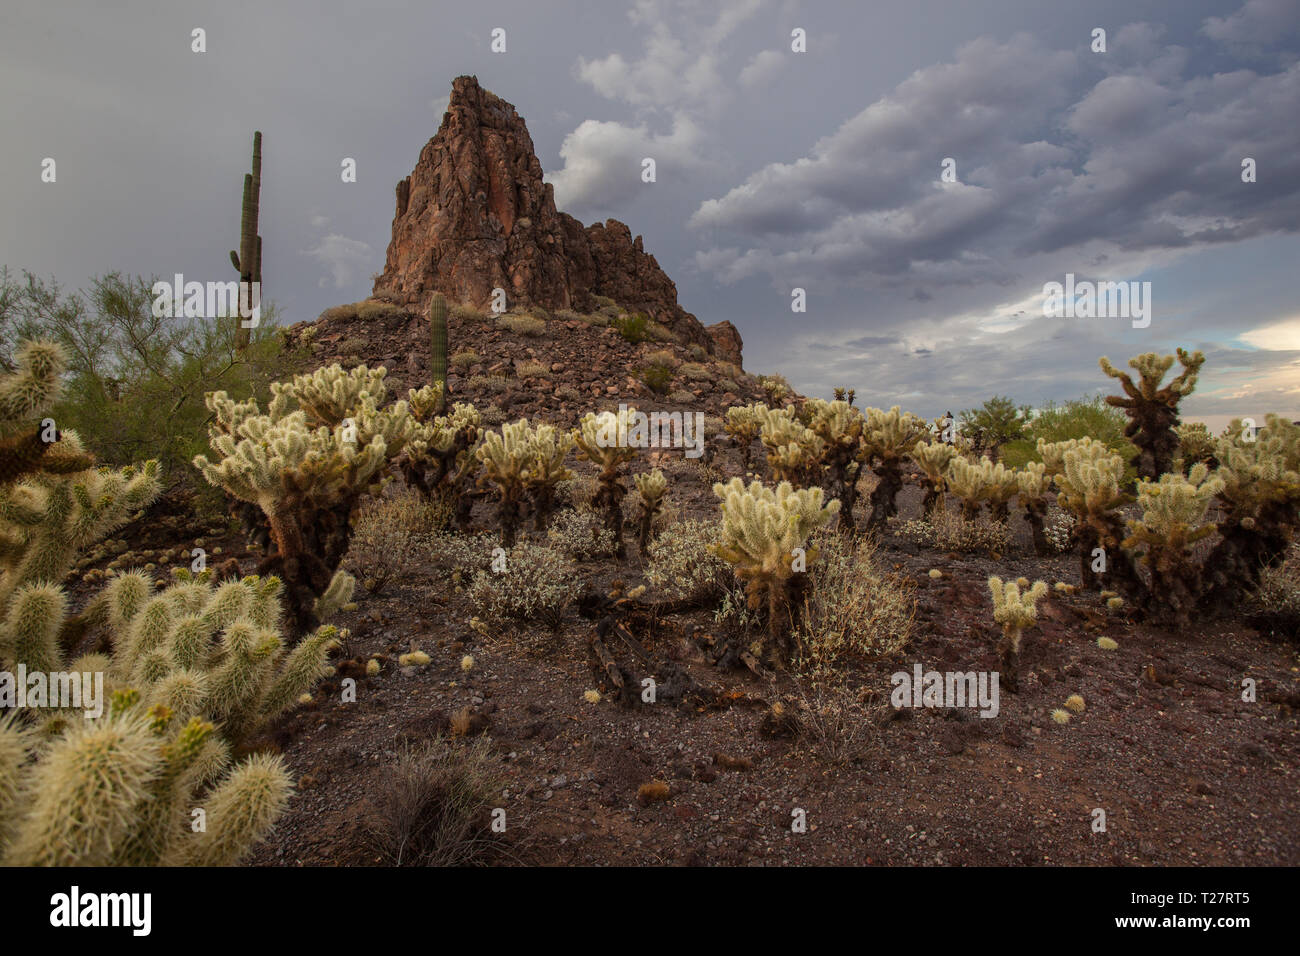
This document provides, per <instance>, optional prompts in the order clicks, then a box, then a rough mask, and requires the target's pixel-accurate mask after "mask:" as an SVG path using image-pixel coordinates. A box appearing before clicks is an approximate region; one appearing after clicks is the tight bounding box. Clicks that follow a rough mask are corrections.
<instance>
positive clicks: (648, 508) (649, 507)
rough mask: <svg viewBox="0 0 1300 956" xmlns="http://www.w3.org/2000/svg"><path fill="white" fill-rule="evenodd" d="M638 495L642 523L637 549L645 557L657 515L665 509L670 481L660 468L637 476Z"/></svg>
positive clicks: (634, 479) (635, 480)
mask: <svg viewBox="0 0 1300 956" xmlns="http://www.w3.org/2000/svg"><path fill="white" fill-rule="evenodd" d="M632 481H633V482H634V483H635V484H636V491H637V494H638V495H639V496H640V498H641V522H640V527H639V529H638V532H637V549H638V550H639V551H640V552H641V556H642V557H645V556H646V553H647V551H648V550H649V548H650V532H651V529H652V528H653V526H654V520H655V515H657V514H659V510H660V508H662V507H663V501H664V494H665V492H667V491H668V479H667V478H665V477H664V473H663V472H662V471H660V470H659V469H658V468H656V469H654V470H653V471H648V472H644V473H642V474H640V475H635V476H633V478H632Z"/></svg>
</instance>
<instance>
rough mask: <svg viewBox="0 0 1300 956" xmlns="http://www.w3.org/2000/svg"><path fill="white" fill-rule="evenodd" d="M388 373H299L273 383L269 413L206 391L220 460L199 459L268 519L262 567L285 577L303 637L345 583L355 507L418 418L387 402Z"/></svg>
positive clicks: (213, 477) (214, 479) (361, 369)
mask: <svg viewBox="0 0 1300 956" xmlns="http://www.w3.org/2000/svg"><path fill="white" fill-rule="evenodd" d="M386 374H387V371H386V370H385V369H383V368H377V369H370V368H367V367H366V366H364V365H361V366H358V367H356V368H354V369H352V370H351V371H344V370H343V368H342V367H341V366H339V365H337V364H336V365H332V366H330V367H328V368H322V369H318V370H316V371H315V372H312V373H310V374H307V375H298V376H295V377H294V379H293V380H292V381H290V382H277V383H274V384H273V385H272V386H271V391H272V398H271V401H270V403H269V405H268V408H267V410H266V411H265V412H263V411H262V409H261V407H260V406H259V405H258V403H257V401H256V400H255V399H249V400H247V401H243V402H236V401H233V400H232V399H230V397H229V396H228V395H227V394H226V393H225V392H214V393H210V394H209V395H208V396H207V404H208V408H209V409H211V411H212V413H213V416H214V422H213V424H212V426H211V427H210V428H209V440H210V444H211V446H212V450H213V452H214V453H215V454H216V459H215V460H211V459H209V458H208V457H207V456H206V455H199V456H197V457H196V458H195V459H194V465H195V467H196V468H198V469H199V471H200V472H201V473H202V474H203V477H204V478H206V479H207V480H208V482H210V483H211V484H213V485H216V486H217V487H219V488H222V489H224V490H225V491H226V492H227V493H228V494H230V495H232V496H233V497H235V498H236V499H238V500H239V501H242V502H246V503H248V504H251V505H255V506H256V507H257V508H258V509H259V510H260V512H261V514H262V515H263V516H264V518H265V522H266V525H267V528H268V531H269V535H268V537H269V541H270V544H271V545H272V550H271V552H270V553H269V554H268V555H267V557H266V559H265V560H264V561H263V562H262V565H261V566H260V567H259V568H258V573H259V574H263V575H267V574H275V575H277V576H278V577H280V578H282V579H283V580H284V582H285V585H286V594H285V597H286V602H287V604H288V607H289V611H290V615H291V618H292V620H293V621H294V623H295V625H296V627H297V629H298V630H299V631H300V632H303V633H305V632H307V631H310V630H312V629H313V628H314V627H315V626H316V624H317V622H318V621H319V620H320V618H321V611H323V610H325V609H326V608H325V607H323V606H318V602H319V601H320V599H322V598H324V597H325V596H326V595H328V594H332V593H336V592H338V591H339V590H340V588H343V587H345V586H346V585H345V584H344V582H343V580H342V579H340V578H339V575H344V577H346V572H342V571H339V565H340V564H341V563H342V561H343V557H344V555H346V553H347V546H348V529H349V526H350V519H351V516H352V512H353V510H354V509H355V507H356V505H357V502H358V501H359V499H360V498H361V497H362V495H364V494H366V493H367V492H368V491H371V490H373V489H374V488H375V487H376V486H377V484H378V482H379V480H380V478H381V477H382V472H383V470H384V469H385V468H386V466H387V465H388V463H389V460H390V459H391V458H393V457H395V456H396V455H397V454H398V453H399V452H400V451H401V450H402V448H403V447H404V445H405V444H406V441H407V440H408V438H410V436H411V433H412V431H413V429H414V427H415V424H416V423H415V420H414V419H413V418H412V417H411V415H410V413H409V409H408V405H407V403H406V402H405V401H399V402H396V403H394V404H393V405H392V406H391V407H388V408H381V407H380V406H381V404H382V403H383V402H384V400H385V397H386V389H385V387H384V377H385V375H386Z"/></svg>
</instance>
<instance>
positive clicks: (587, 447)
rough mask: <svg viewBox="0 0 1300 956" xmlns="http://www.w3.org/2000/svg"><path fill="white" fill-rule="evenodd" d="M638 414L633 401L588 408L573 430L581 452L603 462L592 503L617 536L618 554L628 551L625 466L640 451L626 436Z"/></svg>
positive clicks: (593, 461) (610, 530) (598, 462)
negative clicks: (609, 408)
mask: <svg viewBox="0 0 1300 956" xmlns="http://www.w3.org/2000/svg"><path fill="white" fill-rule="evenodd" d="M636 414H637V412H636V409H635V408H633V407H631V406H630V405H624V406H619V409H618V411H608V412H601V413H600V414H599V415H596V414H593V413H591V412H588V413H587V414H586V415H585V416H583V418H582V421H580V422H579V423H578V430H577V432H576V433H575V434H574V439H575V441H576V442H577V446H578V456H579V457H580V458H584V459H586V460H587V461H590V462H592V463H593V464H596V465H599V466H600V475H599V476H598V477H597V482H598V483H599V485H600V490H599V491H597V492H596V495H595V497H594V498H593V499H592V504H593V505H594V506H595V507H596V508H597V509H599V510H602V511H604V513H605V529H606V530H607V531H609V533H610V534H612V535H613V536H614V547H615V549H616V553H617V554H618V557H619V558H623V557H624V556H625V555H626V553H627V548H626V545H625V544H624V543H623V498H624V496H625V495H626V494H627V488H626V486H625V485H624V484H623V474H624V466H625V465H626V464H627V463H628V462H629V461H631V460H632V459H633V458H635V457H636V454H637V452H636V449H635V448H632V447H630V446H628V445H627V444H626V443H625V442H624V440H623V438H624V436H626V435H627V434H628V432H629V430H630V429H631V427H632V425H633V423H634V422H635V421H636Z"/></svg>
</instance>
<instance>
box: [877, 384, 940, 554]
mask: <svg viewBox="0 0 1300 956" xmlns="http://www.w3.org/2000/svg"><path fill="white" fill-rule="evenodd" d="M864 414H865V415H866V419H867V425H866V431H865V433H864V435H863V443H864V444H865V446H866V456H867V460H868V461H869V462H870V463H871V469H872V471H874V472H875V473H876V478H877V479H878V481H877V482H876V487H875V488H874V489H872V492H871V515H870V517H869V518H868V519H867V527H868V528H869V529H870V530H872V531H879V530H880V529H882V528H884V527H885V524H886V523H887V522H888V521H889V519H890V518H891V517H893V516H894V515H896V514H898V504H897V499H898V493H899V491H901V490H902V488H903V460H904V459H905V458H906V457H907V456H908V455H909V454H910V453H911V451H912V449H913V448H915V447H916V445H917V443H918V442H919V441H921V439H923V438H924V437H925V436H926V435H928V434H929V430H928V428H927V426H926V422H925V419H923V418H918V417H917V416H916V415H913V414H912V413H911V412H902V411H900V410H899V407H898V406H897V405H895V406H894V407H893V408H891V409H890V410H889V411H887V412H886V411H883V410H881V409H879V408H868V409H867V410H866V411H865V413H864Z"/></svg>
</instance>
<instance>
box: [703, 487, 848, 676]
mask: <svg viewBox="0 0 1300 956" xmlns="http://www.w3.org/2000/svg"><path fill="white" fill-rule="evenodd" d="M713 493H714V494H715V495H717V496H718V498H720V499H721V509H722V526H721V534H722V540H721V541H720V542H718V543H717V544H715V545H713V546H712V547H711V548H710V551H711V552H712V553H713V554H715V555H716V556H717V557H719V558H722V560H724V561H726V562H727V563H728V564H730V565H731V566H732V569H733V570H734V571H735V574H736V577H737V578H738V579H739V580H740V581H741V582H742V583H743V584H744V585H745V593H746V597H747V602H748V605H749V607H750V608H751V609H752V610H760V609H762V610H765V611H766V614H767V642H768V650H769V656H772V657H774V658H775V659H776V661H777V662H780V663H784V662H787V661H789V660H790V659H791V656H792V654H793V651H794V650H795V648H794V638H793V636H792V634H793V631H794V625H795V620H794V615H795V613H796V611H797V609H798V606H799V601H798V598H799V595H800V593H801V592H802V591H803V589H804V588H805V587H806V586H807V578H808V575H807V573H806V571H807V568H808V566H810V565H811V564H812V562H813V561H814V560H815V559H816V549H815V548H812V549H808V550H806V551H805V550H804V549H805V548H806V547H807V543H808V538H809V536H810V535H811V534H812V533H813V532H814V531H816V530H817V529H818V528H820V527H822V526H823V525H825V524H826V522H828V521H829V520H830V519H831V518H832V517H833V516H834V515H835V514H836V513H837V512H838V511H839V510H840V503H839V501H835V500H832V501H830V502H828V503H826V504H823V503H822V497H823V496H822V490H821V489H820V488H806V489H801V490H798V491H796V490H795V489H794V488H793V487H792V486H791V484H790V483H789V482H788V481H783V482H781V483H780V484H779V485H777V486H776V488H775V489H773V488H769V487H767V486H765V485H764V484H763V483H762V482H760V481H754V482H751V483H750V485H749V486H748V487H746V486H745V483H744V482H743V481H742V480H741V479H739V478H732V479H731V481H730V482H728V483H727V484H725V485H724V484H716V485H714V486H713Z"/></svg>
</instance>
